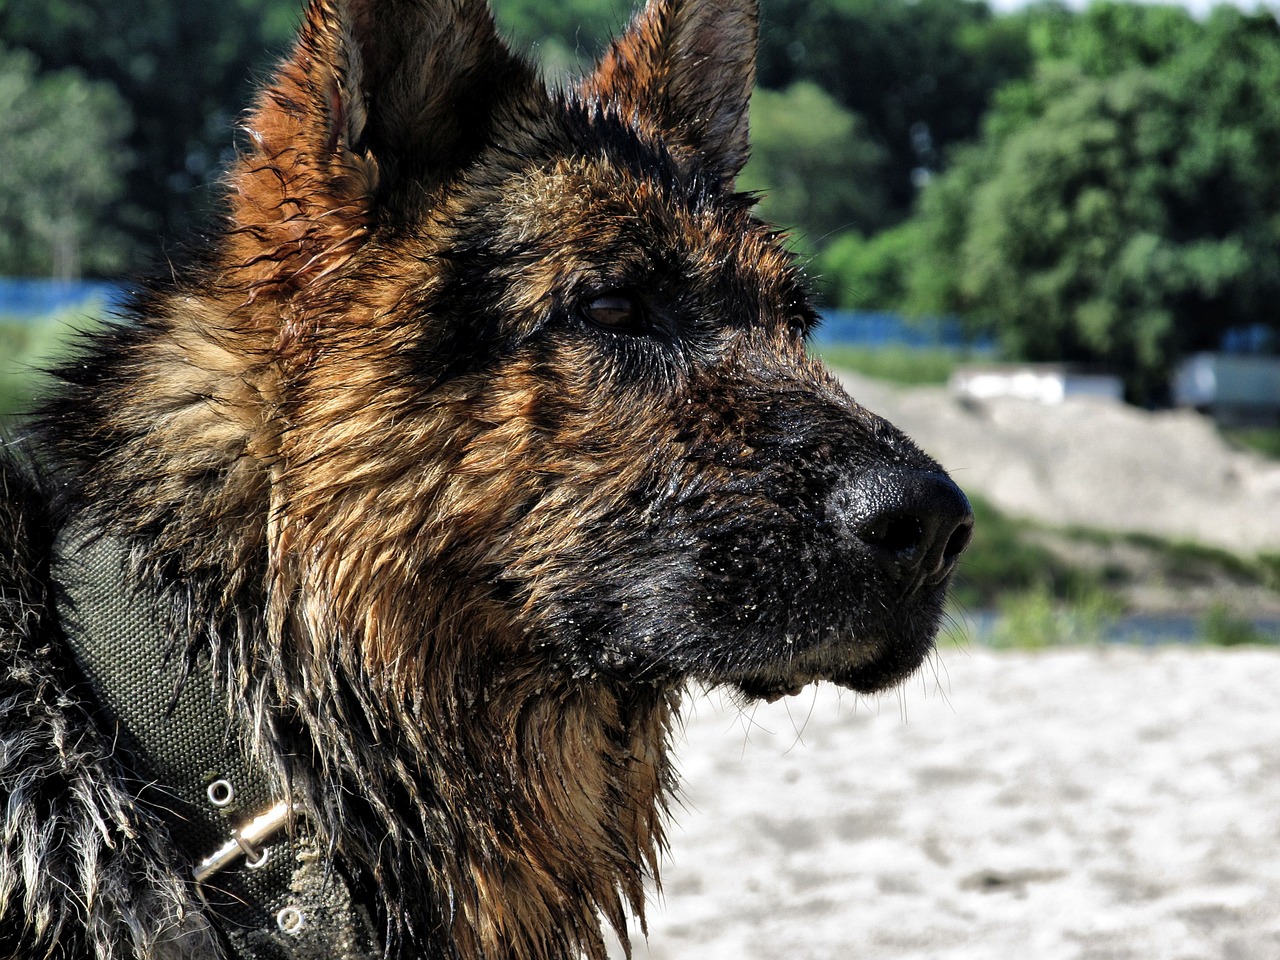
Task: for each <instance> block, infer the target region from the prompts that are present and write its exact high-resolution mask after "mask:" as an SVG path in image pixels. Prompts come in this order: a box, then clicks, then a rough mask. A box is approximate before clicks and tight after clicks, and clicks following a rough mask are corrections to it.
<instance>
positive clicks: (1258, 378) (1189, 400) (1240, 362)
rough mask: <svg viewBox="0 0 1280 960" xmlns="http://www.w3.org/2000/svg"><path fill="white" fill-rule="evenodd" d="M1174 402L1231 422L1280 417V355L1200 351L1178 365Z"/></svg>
mask: <svg viewBox="0 0 1280 960" xmlns="http://www.w3.org/2000/svg"><path fill="white" fill-rule="evenodd" d="M1173 402H1174V403H1175V404H1177V405H1178V406H1180V407H1195V408H1196V409H1197V410H1203V411H1205V412H1206V413H1211V414H1213V415H1214V417H1215V418H1217V419H1218V420H1222V421H1226V422H1230V423H1274V422H1276V421H1277V420H1280V357H1268V356H1259V355H1256V354H1231V353H1196V354H1192V355H1191V356H1190V357H1188V358H1187V359H1186V360H1184V361H1183V362H1182V364H1181V365H1180V366H1179V367H1178V370H1177V372H1176V373H1175V374H1174V378H1173Z"/></svg>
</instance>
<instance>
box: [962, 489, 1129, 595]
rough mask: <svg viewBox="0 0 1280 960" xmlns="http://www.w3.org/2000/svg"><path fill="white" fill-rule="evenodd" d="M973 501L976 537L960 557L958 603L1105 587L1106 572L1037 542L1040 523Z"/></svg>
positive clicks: (1084, 591)
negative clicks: (1073, 561)
mask: <svg viewBox="0 0 1280 960" xmlns="http://www.w3.org/2000/svg"><path fill="white" fill-rule="evenodd" d="M969 502H970V503H971V504H972V505H973V516H974V527H973V541H972V542H971V543H970V545H969V549H968V550H966V551H965V554H964V556H963V557H961V558H960V566H959V569H958V570H957V572H956V577H955V580H954V586H953V587H952V591H951V595H952V598H953V600H954V602H955V603H956V604H957V605H958V606H960V607H962V608H967V609H990V608H993V607H999V605H1000V602H1001V600H1002V599H1003V598H1005V597H1007V596H1009V595H1017V594H1023V593H1028V592H1031V593H1043V594H1045V595H1047V596H1049V597H1052V598H1055V599H1056V600H1060V601H1061V600H1066V599H1067V598H1069V597H1073V596H1088V595H1091V594H1093V593H1095V592H1097V591H1099V590H1101V589H1103V588H1104V586H1105V582H1106V578H1105V577H1104V575H1103V572H1102V571H1095V570H1086V569H1080V568H1077V567H1073V566H1071V565H1070V564H1067V563H1065V562H1063V561H1062V560H1060V559H1059V558H1058V557H1057V556H1055V555H1054V553H1053V552H1052V551H1051V550H1049V549H1048V548H1046V547H1044V546H1042V545H1040V544H1038V543H1035V542H1034V537H1033V534H1034V532H1035V531H1036V530H1037V529H1038V528H1037V527H1036V525H1035V524H1032V523H1030V522H1029V521H1025V520H1015V519H1013V518H1011V517H1008V516H1006V515H1005V514H1003V513H1001V512H1000V511H999V510H997V509H995V508H994V507H993V506H991V505H990V504H989V503H987V502H986V501H985V500H983V499H982V498H981V497H970V498H969Z"/></svg>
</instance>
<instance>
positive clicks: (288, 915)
mask: <svg viewBox="0 0 1280 960" xmlns="http://www.w3.org/2000/svg"><path fill="white" fill-rule="evenodd" d="M306 923H307V918H306V917H305V916H303V914H302V911H301V910H299V909H298V908H297V907H285V908H284V909H283V910H281V911H280V912H279V913H277V914H276V926H278V927H279V928H280V932H281V933H287V934H289V936H294V935H296V934H298V933H301V932H302V928H303V927H304V926H306Z"/></svg>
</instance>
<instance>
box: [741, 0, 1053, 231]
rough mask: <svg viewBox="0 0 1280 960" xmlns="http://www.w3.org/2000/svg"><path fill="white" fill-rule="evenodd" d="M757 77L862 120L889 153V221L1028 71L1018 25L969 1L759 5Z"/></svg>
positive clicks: (804, 0) (798, 0)
mask: <svg viewBox="0 0 1280 960" xmlns="http://www.w3.org/2000/svg"><path fill="white" fill-rule="evenodd" d="M762 17H763V23H762V27H761V46H760V65H759V80H760V84H761V86H764V87H767V88H770V89H775V90H777V89H785V88H786V87H788V86H790V85H791V84H793V83H795V82H796V81H797V80H809V81H811V82H813V83H815V84H817V85H818V86H819V87H821V88H822V89H823V90H825V91H827V92H828V93H829V94H830V95H831V96H832V97H833V98H834V99H835V100H836V101H837V102H839V103H840V104H841V105H843V106H844V107H845V108H846V109H848V110H850V111H852V112H853V113H855V114H857V115H858V116H859V117H861V118H863V121H864V123H865V127H866V131H867V135H868V136H869V137H870V138H871V140H872V141H873V142H875V143H877V144H879V145H880V146H881V147H882V148H883V149H884V150H885V151H886V154H887V162H886V164H885V167H884V174H883V178H882V179H880V180H877V181H876V182H875V183H874V184H872V183H862V184H860V186H862V187H863V188H864V189H869V188H872V187H874V188H875V189H877V190H880V189H882V190H884V192H885V195H886V199H887V203H888V206H887V216H888V218H889V222H896V221H898V220H901V219H903V218H905V217H906V216H907V214H908V213H909V211H910V209H911V206H912V203H913V201H914V199H915V196H916V191H917V188H918V186H919V184H920V183H922V182H924V180H926V179H927V178H928V176H929V175H930V174H931V173H933V172H935V171H937V170H939V169H940V168H941V167H942V165H943V161H944V159H945V155H946V153H947V151H948V149H949V148H950V147H951V146H952V145H953V144H956V143H959V142H963V141H964V140H966V139H968V138H970V137H972V136H974V135H975V134H976V133H977V132H978V129H979V125H980V121H981V118H982V115H983V113H984V112H985V111H986V109H987V106H988V104H989V102H990V98H991V95H992V92H993V91H994V90H995V89H997V88H998V87H999V86H1001V85H1002V84H1003V83H1005V82H1006V81H1007V80H1010V79H1012V78H1015V77H1021V76H1025V75H1026V74H1027V73H1028V72H1029V70H1030V66H1031V51H1030V47H1029V46H1028V42H1027V36H1026V30H1025V27H1024V25H1023V24H1022V22H1021V21H1020V20H1015V19H1011V18H1005V17H1000V18H997V17H994V16H993V15H992V13H991V10H990V8H989V7H988V6H987V5H986V4H985V3H975V2H971V0H915V2H910V3H906V2H893V3H885V2H883V0H762Z"/></svg>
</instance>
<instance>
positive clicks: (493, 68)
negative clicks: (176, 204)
mask: <svg viewBox="0 0 1280 960" xmlns="http://www.w3.org/2000/svg"><path fill="white" fill-rule="evenodd" d="M534 83H536V79H535V73H534V71H533V70H532V68H530V67H529V66H528V65H527V64H526V63H525V62H524V61H523V60H522V59H520V58H519V57H517V56H516V55H514V54H513V53H511V51H510V50H508V48H507V47H506V45H505V44H503V42H502V40H501V39H500V38H499V37H498V34H497V31H496V29H495V27H494V22H493V16H492V14H491V13H490V12H489V8H488V6H487V5H486V4H485V3H484V2H483V0H312V3H311V5H310V7H309V8H308V10H307V13H306V19H305V21H304V23H303V25H302V27H301V29H300V31H299V35H298V40H297V44H296V45H295V47H294V50H293V53H292V55H291V56H290V57H289V59H288V60H286V61H285V63H284V64H283V65H282V66H281V67H280V69H279V70H278V71H277V73H276V75H275V77H274V78H273V79H272V81H271V83H270V84H268V86H267V87H266V89H265V90H263V92H262V94H261V95H260V97H259V99H258V102H257V104H256V106H255V108H254V109H253V111H252V112H251V113H250V114H249V116H248V119H247V122H246V125H245V128H246V132H247V134H248V148H249V149H248V152H247V153H246V154H245V155H244V156H242V157H241V158H240V160H239V162H238V163H237V164H236V165H235V167H234V168H233V170H232V174H231V179H232V191H231V206H232V210H231V215H232V220H233V231H232V235H231V243H232V246H233V250H232V255H233V256H234V257H235V259H236V260H237V261H238V262H239V263H241V264H244V265H245V269H248V270H250V271H252V272H253V273H254V274H255V277H254V279H253V283H254V285H255V289H260V288H261V286H262V285H264V284H265V285H282V286H283V287H285V288H288V287H296V286H297V285H300V284H302V283H306V282H310V281H312V280H314V279H315V278H316V277H317V276H319V275H322V274H324V273H325V272H327V271H329V270H332V269H334V268H335V267H336V266H337V265H338V264H339V263H341V262H342V261H343V260H344V259H345V257H346V255H347V254H349V253H350V251H351V250H353V249H355V248H356V247H358V246H359V244H360V243H361V242H362V240H363V238H364V236H365V235H366V234H367V232H368V230H369V229H370V228H371V227H372V226H373V225H374V224H375V223H376V222H379V221H381V222H391V223H395V222H396V221H399V220H404V219H407V218H408V217H409V216H411V211H414V210H418V211H420V210H421V207H422V205H423V204H422V198H423V197H424V196H427V197H429V196H431V195H432V193H434V192H435V191H436V188H438V187H439V186H440V185H441V184H442V183H444V182H446V181H448V180H449V179H450V178H451V177H453V176H454V175H455V174H456V173H457V172H458V170H460V169H461V168H462V167H463V166H464V165H465V164H466V163H467V162H468V161H469V160H470V159H472V158H473V157H474V156H475V155H476V153H477V152H478V151H479V150H480V149H481V148H482V147H483V145H484V144H485V142H486V141H487V140H488V138H489V135H490V130H491V124H492V120H493V116H494V114H495V111H496V110H497V108H498V106H499V105H500V103H501V102H502V100H503V99H504V98H506V97H514V96H519V95H520V94H521V92H522V91H524V90H527V89H529V87H530V85H532V84H534Z"/></svg>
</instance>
